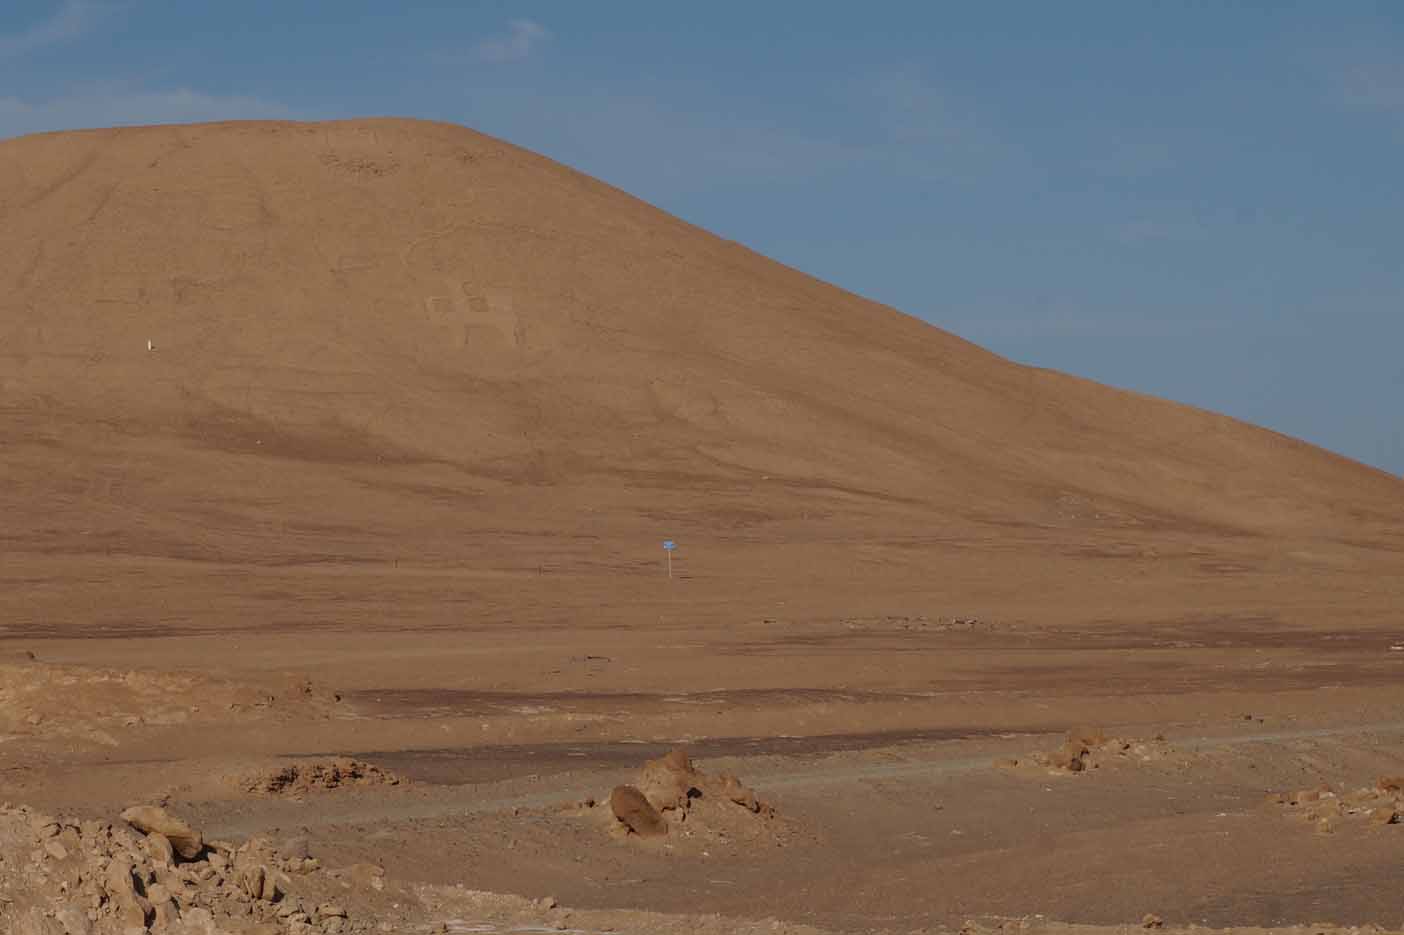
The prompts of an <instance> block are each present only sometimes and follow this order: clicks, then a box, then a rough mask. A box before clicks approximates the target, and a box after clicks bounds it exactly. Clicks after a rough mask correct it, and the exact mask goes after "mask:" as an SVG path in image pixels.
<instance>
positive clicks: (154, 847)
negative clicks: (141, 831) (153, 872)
mask: <svg viewBox="0 0 1404 935" xmlns="http://www.w3.org/2000/svg"><path fill="white" fill-rule="evenodd" d="M145 843H146V852H147V853H148V854H150V855H151V859H152V860H153V861H154V862H155V863H157V864H164V865H168V866H173V865H174V864H175V862H176V861H175V848H174V847H172V846H171V839H170V838H168V837H166V836H165V835H164V834H162V833H161V832H159V831H153V832H151V833H150V834H148V835H147V836H146V840H145Z"/></svg>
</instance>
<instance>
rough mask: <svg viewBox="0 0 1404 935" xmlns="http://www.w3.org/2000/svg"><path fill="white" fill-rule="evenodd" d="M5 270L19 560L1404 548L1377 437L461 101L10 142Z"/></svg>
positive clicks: (614, 561) (610, 559) (2, 238)
mask: <svg viewBox="0 0 1404 935" xmlns="http://www.w3.org/2000/svg"><path fill="white" fill-rule="evenodd" d="M0 284H3V292H0V355H3V356H0V439H2V440H3V443H4V450H5V457H4V462H3V472H4V480H5V488H4V489H5V492H4V494H3V495H0V496H3V498H4V502H3V504H0V505H3V507H4V509H5V514H6V516H7V517H9V518H10V521H9V522H7V528H6V530H5V532H4V533H3V535H4V537H5V545H6V547H7V548H8V549H10V550H11V551H12V552H13V553H14V554H17V555H25V556H30V557H31V558H34V559H35V560H36V561H39V560H40V557H45V556H47V557H48V558H47V559H45V560H52V561H59V562H64V561H77V560H87V559H93V560H96V559H101V560H103V561H110V560H113V559H114V557H115V558H120V557H122V556H139V557H141V558H142V560H143V561H150V560H171V559H174V560H180V561H186V560H192V559H193V560H196V561H198V562H214V563H222V562H229V563H232V564H233V566H235V567H238V566H242V565H246V564H249V563H254V564H258V563H269V562H273V563H278V562H293V563H309V562H312V563H316V562H322V563H332V564H335V563H343V562H353V563H362V564H372V565H380V564H383V563H384V562H386V561H387V560H390V559H392V558H394V559H403V560H406V561H414V562H422V563H428V564H434V563H442V564H447V565H451V566H455V567H460V566H462V567H467V568H471V569H482V568H485V567H492V568H501V569H506V570H512V569H517V568H522V567H536V566H537V564H538V562H544V561H546V560H547V559H546V558H543V557H542V556H543V555H544V556H550V555H552V554H554V553H556V552H557V551H558V550H559V549H560V548H562V546H560V545H559V544H558V543H559V542H568V543H572V545H571V546H569V547H568V548H567V551H570V550H571V549H574V550H575V551H571V552H570V554H571V556H572V561H574V562H575V563H576V566H577V567H585V566H586V565H587V564H588V563H589V562H590V561H592V560H593V559H591V558H590V556H592V555H593V556H604V558H601V559H598V560H599V561H601V562H603V563H604V564H606V565H608V566H609V567H610V568H611V569H612V570H613V571H616V572H621V573H625V574H627V573H628V572H629V569H630V568H631V567H632V565H631V564H630V563H631V562H635V561H643V560H644V559H642V558H638V559H636V558H635V557H634V551H633V550H634V549H636V547H637V545H636V544H637V543H639V542H645V541H646V542H647V543H648V545H647V549H648V550H649V551H648V552H647V553H641V554H647V557H648V558H647V560H649V561H651V560H652V557H653V553H652V551H651V550H652V549H654V548H656V545H655V544H654V543H655V540H656V538H657V534H659V533H662V534H666V533H669V532H673V531H678V530H681V531H682V532H680V533H679V534H683V535H687V536H690V537H691V538H692V539H694V540H695V539H697V538H699V537H703V538H707V539H708V540H712V539H715V540H717V541H718V542H722V541H725V540H727V538H728V537H731V538H732V539H734V540H736V541H738V542H739V541H746V542H752V543H766V542H784V541H788V540H791V539H793V538H795V537H797V536H799V534H798V533H797V532H795V529H797V528H798V527H795V528H791V527H789V526H786V525H785V524H786V523H801V524H803V523H808V524H809V525H807V526H804V530H805V532H804V534H803V536H802V537H801V538H805V539H806V541H827V542H831V543H834V544H835V551H834V552H833V553H832V555H831V556H830V557H831V558H832V557H833V556H841V555H842V554H843V550H844V548H845V543H854V542H858V541H860V540H869V539H874V538H883V537H888V538H895V537H902V536H907V537H920V536H921V535H923V534H931V533H932V531H933V530H935V531H939V532H940V533H942V534H946V535H958V536H966V537H972V538H975V539H980V540H982V541H985V542H986V543H990V542H994V543H996V545H994V546H991V548H994V549H996V550H1008V549H1014V548H1016V547H1017V546H1018V544H1019V543H1020V542H1024V541H1027V540H1030V539H1036V540H1037V541H1038V542H1039V543H1043V544H1042V545H1039V546H1038V548H1037V549H1035V550H1034V551H1035V552H1038V551H1039V550H1040V549H1042V550H1046V547H1047V546H1046V544H1047V543H1049V542H1052V543H1055V544H1058V543H1061V544H1062V546H1065V547H1066V548H1069V549H1091V550H1092V554H1094V555H1095V554H1101V553H1106V555H1107V556H1109V559H1108V560H1109V561H1110V560H1111V558H1114V557H1115V556H1116V555H1117V554H1126V550H1130V551H1131V552H1133V553H1135V554H1138V555H1143V556H1144V555H1155V554H1159V551H1163V550H1165V549H1167V548H1170V545H1169V543H1175V544H1176V545H1175V547H1176V548H1189V549H1191V551H1193V550H1194V549H1199V550H1200V551H1205V550H1207V551H1210V552H1212V551H1214V549H1218V548H1221V547H1222V544H1223V543H1235V542H1242V541H1254V542H1260V543H1261V545H1260V546H1259V547H1258V548H1259V549H1260V551H1261V553H1262V554H1263V555H1265V556H1270V555H1272V554H1275V553H1279V552H1283V551H1286V550H1289V549H1293V550H1297V551H1302V550H1306V551H1307V552H1311V551H1312V549H1317V548H1318V547H1321V548H1326V547H1329V548H1331V549H1337V548H1344V549H1357V548H1358V549H1363V550H1364V551H1363V552H1362V553H1361V555H1363V556H1365V557H1364V558H1362V557H1361V555H1356V554H1355V553H1354V552H1351V553H1350V554H1346V553H1335V552H1333V553H1332V554H1331V555H1330V556H1328V558H1329V562H1328V564H1329V563H1336V564H1340V563H1342V562H1345V563H1347V564H1349V563H1351V562H1360V561H1367V562H1374V561H1376V560H1378V561H1380V562H1383V563H1384V566H1383V567H1391V564H1392V563H1395V559H1397V557H1398V555H1399V552H1398V551H1397V550H1398V549H1400V548H1404V535H1402V534H1401V527H1404V506H1401V497H1400V494H1401V492H1404V491H1402V489H1401V484H1400V483H1399V481H1398V480H1397V479H1394V478H1392V477H1390V476H1388V475H1385V474H1384V473H1382V472H1378V471H1374V470H1371V469H1368V468H1366V467H1363V466H1361V465H1358V464H1355V463H1352V462H1349V461H1347V460H1345V459H1342V458H1339V457H1337V456H1334V455H1331V454H1329V453H1327V452H1324V451H1321V450H1319V449H1316V448H1313V447H1311V446H1308V445H1305V444H1303V443H1300V442H1296V441H1294V440H1291V439H1288V438H1285V437H1283V436H1280V435H1276V434H1273V433H1270V432H1266V431H1263V430H1260V429H1257V428H1254V427H1252V426H1248V425H1245V424H1242V423H1239V422H1236V421H1234V420H1231V419H1227V418H1224V417H1221V416H1217V415H1213V414H1210V413H1206V412H1202V411H1198V410H1194V409H1191V408H1188V407H1184V406H1179V405H1176V404H1173V403H1168V402H1164V401H1160V400H1156V399H1151V398H1148V397H1144V396H1139V395H1136V394H1132V393H1126V392H1121V391H1117V390H1112V389H1109V388H1106V387H1102V386H1098V385H1095V384H1092V383H1089V382H1086V381H1083V380H1079V379H1076V378H1073V377H1069V376H1065V375H1062V374H1058V373H1053V372H1048V371H1042V370H1037V369H1031V368H1027V367H1023V366H1019V365H1016V364H1014V363H1011V362H1009V361H1006V360H1004V359H1001V358H999V357H997V356H995V355H993V354H990V353H988V352H986V351H984V350H982V349H980V348H978V347H975V346H973V345H971V344H969V343H967V342H965V341H962V340H960V339H958V338H956V337H954V336H952V335H950V334H947V333H945V332H943V331H940V330H939V329H936V328H933V327H930V326H928V325H926V324H923V323H921V322H919V321H917V320H915V319H912V318H909V317H906V316H903V315H901V314H898V313H895V312H893V311H892V310H890V309H887V308H885V307H882V306H879V305H876V304H874V303H871V302H868V301H865V300H863V299H861V298H858V297H856V296H853V295H851V294H848V293H845V292H843V291H841V290H839V289H836V288H834V287H831V286H828V285H826V284H824V283H822V282H819V281H816V280H814V279H812V278H810V277H807V276H804V275H802V274H799V273H797V272H795V271H793V270H790V269H788V268H785V267H783V266H781V265H779V264H776V263H774V262H772V261H769V260H767V259H765V258H763V257H760V256H758V255H756V254H754V253H752V252H750V251H748V250H745V249H744V248H741V247H739V246H737V245H735V244H733V243H730V242H727V241H724V240H721V239H719V238H716V237H714V236H711V235H709V234H707V233H705V232H703V231H700V230H698V229H696V228H694V227H691V226H689V225H687V224H685V223H682V222H680V221H678V220H677V219H675V218H672V217H669V216H667V215H665V214H663V213H661V212H659V211H657V210H656V209H654V208H651V207H649V206H648V205H646V204H644V203H642V202H639V201H637V200H635V199H633V198H630V197H629V196H627V195H625V194H623V193H621V192H619V191H617V190H615V189H612V188H610V187H608V186H606V185H603V184H601V183H599V182H597V181H594V180H592V179H590V178H587V177H585V176H582V175H580V174H578V173H575V172H573V171H570V170H568V169H565V168H563V167H561V166H559V165H557V164H555V163H552V162H550V161H549V160H546V159H543V158H541V157H539V156H535V155H533V154H531V153H528V152H525V151H522V150H520V149H516V148H514V147H511V146H509V145H506V144H503V143H501V142H498V141H496V140H493V139H491V138H488V137H485V136H482V135H480V134H477V133H474V132H472V131H469V130H466V129H462V128H459V127H453V126H446V125H438V124H429V123H420V122H412V121H401V120H368V121H355V122H346V123H331V124H286V123H279V124H273V123H238V124H218V125H207V126H188V127H158V128H142V129H127V130H103V131H91V132H80V133H62V134H50V135H44V136H36V137H28V138H22V139H17V140H11V141H8V142H4V143H0ZM148 340H150V341H152V342H154V345H155V349H154V350H153V351H150V352H148V350H147V341H148ZM1196 537H1198V538H1196ZM1186 542H1191V545H1188V546H1186V545H1185V543H1186ZM1195 543H1197V544H1195ZM1099 550H1100V551H1099ZM1109 550H1110V551H1109ZM1117 550H1121V552H1117ZM1318 552H1319V550H1318ZM1031 554H1033V553H1031ZM1313 554H1318V553H1313ZM46 567H48V566H46ZM53 567H58V566H53ZM1393 567H1397V564H1394V565H1393ZM776 568H777V569H780V570H779V571H777V572H776V574H777V575H779V576H780V577H781V578H783V577H784V575H785V572H784V570H783V568H784V563H783V562H779V563H777V565H776ZM1084 573H1085V574H1086V575H1087V576H1088V578H1089V580H1094V579H1095V578H1096V577H1097V576H1100V575H1103V574H1105V573H1106V569H1105V568H1104V567H1103V566H1101V565H1095V564H1094V565H1092V566H1088V567H1087V568H1086V569H1085V570H1084ZM49 574H53V572H52V569H50V572H49ZM45 580H49V581H52V580H56V579H54V578H45ZM796 580H798V579H796ZM12 593H14V592H12ZM303 598H304V599H306V596H305V595H303ZM94 600H98V599H97V598H94ZM265 603H266V605H267V606H269V607H273V608H282V609H286V608H288V607H290V606H292V604H293V602H292V601H291V599H290V597H289V596H288V595H286V594H284V595H276V594H275V595H272V596H270V597H268V598H267V601H266V602H265ZM55 606H58V605H55ZM146 612H149V609H148V611H146ZM123 619H128V618H123Z"/></svg>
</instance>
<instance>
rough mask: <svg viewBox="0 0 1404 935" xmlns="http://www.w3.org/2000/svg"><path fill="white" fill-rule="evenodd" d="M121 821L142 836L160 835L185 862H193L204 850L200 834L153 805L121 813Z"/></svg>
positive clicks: (139, 806)
mask: <svg viewBox="0 0 1404 935" xmlns="http://www.w3.org/2000/svg"><path fill="white" fill-rule="evenodd" d="M122 820H123V821H125V822H126V823H127V824H129V825H131V826H132V827H133V828H135V829H137V830H138V831H140V832H141V833H142V834H161V835H164V836H165V838H166V840H168V841H170V843H171V848H172V849H173V850H174V851H175V852H176V853H177V854H179V855H180V856H181V857H183V858H185V859H186V860H194V859H195V858H197V857H199V856H200V852H201V851H203V850H204V849H205V842H204V840H203V839H202V838H201V837H200V832H198V831H196V830H195V829H194V828H192V827H190V826H189V825H187V824H186V823H185V822H183V821H181V820H180V819H179V818H176V817H175V816H174V815H172V814H170V813H169V812H167V811H166V810H165V809H164V808H158V807H157V806H155V805H137V806H134V807H132V808H129V809H127V810H126V811H125V812H123V813H122Z"/></svg>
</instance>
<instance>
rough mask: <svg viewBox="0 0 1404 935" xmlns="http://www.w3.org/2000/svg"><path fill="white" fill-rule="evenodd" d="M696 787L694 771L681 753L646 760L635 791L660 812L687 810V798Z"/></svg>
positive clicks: (695, 773) (676, 752)
mask: <svg viewBox="0 0 1404 935" xmlns="http://www.w3.org/2000/svg"><path fill="white" fill-rule="evenodd" d="M697 785H698V776H697V772H696V770H694V769H693V768H692V761H691V760H690V759H688V756H687V753H686V752H684V751H682V750H674V751H672V752H671V753H668V754H667V755H665V756H661V757H659V758H658V759H656V760H649V761H647V762H646V763H644V765H643V769H642V770H640V771H639V781H638V790H639V791H640V792H642V793H643V794H644V797H645V798H646V799H648V802H649V804H650V805H652V806H653V807H654V808H655V809H656V810H658V811H660V812H666V811H669V810H670V809H675V808H686V807H687V799H688V796H690V795H695V794H696V792H697Z"/></svg>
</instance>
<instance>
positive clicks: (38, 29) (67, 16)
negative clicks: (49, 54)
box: [0, 0, 108, 60]
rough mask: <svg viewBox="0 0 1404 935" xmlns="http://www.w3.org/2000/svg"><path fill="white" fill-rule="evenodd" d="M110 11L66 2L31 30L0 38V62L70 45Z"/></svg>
mask: <svg viewBox="0 0 1404 935" xmlns="http://www.w3.org/2000/svg"><path fill="white" fill-rule="evenodd" d="M107 10H108V8H107V7H106V5H104V4H101V3H94V2H93V0H64V2H63V3H61V4H59V8H58V9H57V10H55V11H54V13H53V15H51V16H49V17H48V18H47V19H44V20H40V21H39V22H37V23H35V24H34V25H32V26H30V27H29V28H28V29H24V30H21V31H19V32H15V33H8V34H5V35H0V60H4V59H10V58H18V57H19V56H21V55H27V54H28V53H30V52H34V51H37V50H39V49H43V48H46V47H48V46H51V45H58V44H59V43H63V42H71V41H72V40H74V39H78V38H81V37H82V36H84V35H86V34H88V33H89V32H92V30H93V29H94V28H96V26H97V24H98V22H99V21H100V20H101V19H102V17H103V15H104V14H106V13H107Z"/></svg>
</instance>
